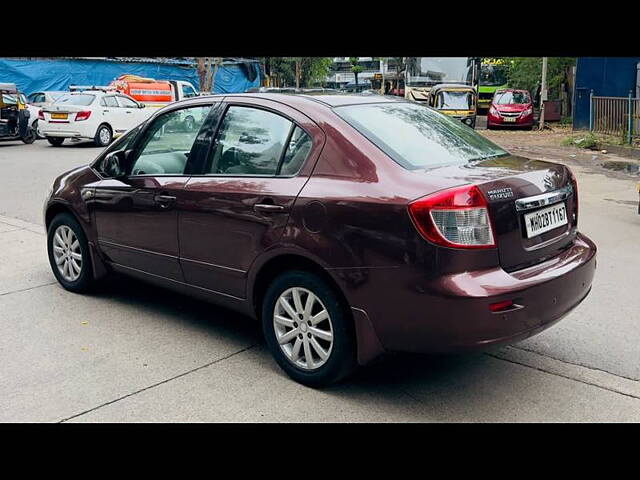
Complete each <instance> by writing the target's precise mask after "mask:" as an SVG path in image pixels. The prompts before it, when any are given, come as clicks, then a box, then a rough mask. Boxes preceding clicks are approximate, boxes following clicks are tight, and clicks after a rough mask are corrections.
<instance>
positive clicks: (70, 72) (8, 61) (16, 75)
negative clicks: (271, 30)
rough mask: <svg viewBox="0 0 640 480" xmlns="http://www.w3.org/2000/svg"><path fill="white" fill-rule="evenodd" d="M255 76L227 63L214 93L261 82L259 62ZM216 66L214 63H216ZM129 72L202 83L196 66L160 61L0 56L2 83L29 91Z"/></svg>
mask: <svg viewBox="0 0 640 480" xmlns="http://www.w3.org/2000/svg"><path fill="white" fill-rule="evenodd" d="M249 67H250V68H253V69H254V72H255V74H254V75H251V76H252V77H254V79H253V80H250V79H249V78H247V77H248V76H247V70H246V69H245V68H244V65H243V64H241V63H223V64H222V65H220V67H219V68H218V71H217V73H216V78H215V84H214V93H238V92H245V91H247V90H248V89H249V88H252V87H259V86H260V76H259V69H258V63H257V62H255V63H249ZM212 68H213V67H212ZM125 73H128V74H133V75H139V76H141V77H151V78H154V79H156V80H183V81H188V82H191V83H192V84H193V85H194V86H196V87H198V84H199V82H198V74H197V72H196V69H195V65H194V66H180V65H171V64H160V63H133V62H114V61H106V60H80V59H78V60H76V59H44V58H42V59H19V58H0V83H15V84H16V85H17V86H18V89H19V90H20V91H22V92H23V93H25V94H27V95H28V94H30V93H32V92H36V91H43V90H68V89H69V85H108V84H109V83H110V82H111V81H112V80H114V79H115V78H117V77H119V76H120V75H123V74H125Z"/></svg>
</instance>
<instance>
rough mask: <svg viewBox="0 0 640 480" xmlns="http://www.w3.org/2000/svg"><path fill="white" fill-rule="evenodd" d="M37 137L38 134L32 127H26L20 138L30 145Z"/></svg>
mask: <svg viewBox="0 0 640 480" xmlns="http://www.w3.org/2000/svg"><path fill="white" fill-rule="evenodd" d="M37 138H38V134H37V133H36V131H35V130H34V129H33V128H32V127H27V133H26V134H25V136H24V137H22V138H21V140H22V142H23V143H25V144H27V145H31V144H32V143H33V142H35V141H36V139H37Z"/></svg>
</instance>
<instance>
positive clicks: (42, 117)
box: [38, 109, 44, 120]
mask: <svg viewBox="0 0 640 480" xmlns="http://www.w3.org/2000/svg"><path fill="white" fill-rule="evenodd" d="M38 120H44V112H43V111H42V109H40V110H38Z"/></svg>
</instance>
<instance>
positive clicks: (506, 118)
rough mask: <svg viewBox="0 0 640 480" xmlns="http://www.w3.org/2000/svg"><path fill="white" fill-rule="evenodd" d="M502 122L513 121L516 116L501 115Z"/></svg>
mask: <svg viewBox="0 0 640 480" xmlns="http://www.w3.org/2000/svg"><path fill="white" fill-rule="evenodd" d="M502 121H503V122H515V121H516V117H502Z"/></svg>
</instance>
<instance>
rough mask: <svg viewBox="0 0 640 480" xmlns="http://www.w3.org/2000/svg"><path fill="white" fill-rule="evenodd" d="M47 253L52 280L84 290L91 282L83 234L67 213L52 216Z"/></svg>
mask: <svg viewBox="0 0 640 480" xmlns="http://www.w3.org/2000/svg"><path fill="white" fill-rule="evenodd" d="M47 253H48V254H49V264H50V265H51V269H52V270H53V274H54V275H55V277H56V279H57V280H58V282H59V283H60V285H62V286H63V287H64V288H65V289H67V290H70V291H72V292H78V293H79V292H85V291H87V290H89V289H90V288H91V286H92V285H93V283H94V279H93V270H92V268H91V258H90V255H89V245H88V243H87V237H86V236H85V234H84V231H83V230H82V227H81V226H80V224H79V223H78V221H77V220H76V219H75V218H74V217H73V216H72V215H71V214H69V213H60V214H58V215H56V216H55V217H54V219H53V220H52V221H51V223H50V224H49V228H48V229H47Z"/></svg>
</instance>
